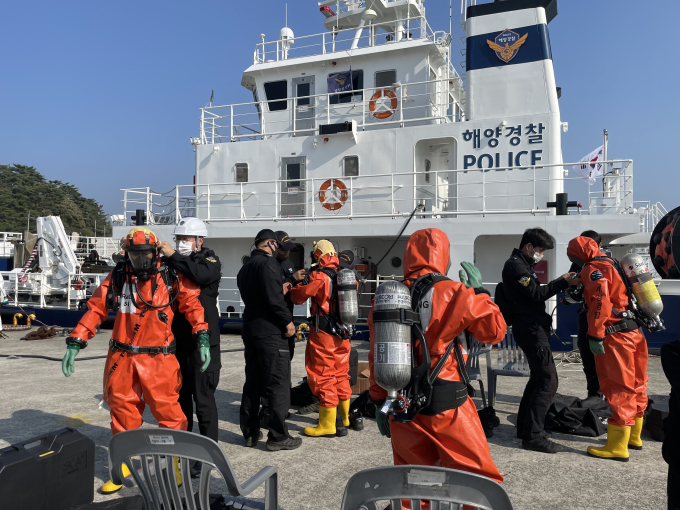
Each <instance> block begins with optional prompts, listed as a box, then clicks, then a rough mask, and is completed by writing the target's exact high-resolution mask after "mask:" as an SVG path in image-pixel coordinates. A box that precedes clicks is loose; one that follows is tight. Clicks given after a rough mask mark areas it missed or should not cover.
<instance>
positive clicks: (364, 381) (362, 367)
mask: <svg viewBox="0 0 680 510" xmlns="http://www.w3.org/2000/svg"><path fill="white" fill-rule="evenodd" d="M357 372H358V376H357V383H356V384H355V385H354V386H352V395H360V394H361V393H363V392H364V391H367V390H368V389H369V387H370V382H369V379H368V376H369V375H370V371H369V369H368V361H360V362H359V366H358V369H357Z"/></svg>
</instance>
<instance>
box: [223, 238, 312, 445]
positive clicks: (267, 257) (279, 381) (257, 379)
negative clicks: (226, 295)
mask: <svg viewBox="0 0 680 510" xmlns="http://www.w3.org/2000/svg"><path fill="white" fill-rule="evenodd" d="M254 244H255V249H254V250H253V251H252V252H251V253H250V259H249V260H248V262H246V263H245V264H244V265H243V267H242V268H241V270H240V271H239V273H238V276H237V278H236V282H237V285H238V289H239V291H240V293H241V299H242V300H243V303H244V304H245V310H244V311H243V344H244V345H245V352H244V355H245V361H246V382H245V384H244V385H243V395H242V397H241V410H240V423H241V432H242V433H243V436H244V437H245V440H246V446H247V447H254V446H257V442H258V440H259V439H261V438H262V433H261V432H260V426H263V427H264V426H266V427H267V428H268V429H269V435H268V439H267V448H268V449H269V450H272V451H277V450H293V449H295V448H298V447H299V446H300V445H301V444H302V439H300V438H299V437H295V438H294V437H291V436H290V434H289V433H288V427H287V425H286V417H287V415H288V410H289V408H290V348H289V346H288V337H291V336H293V335H294V334H295V325H294V324H293V315H292V313H291V312H290V310H289V309H288V305H286V301H285V299H284V283H283V275H282V271H281V267H280V266H279V264H278V262H277V261H276V258H275V257H274V255H275V254H276V251H277V250H278V247H279V242H278V239H277V237H276V234H275V233H274V231H272V230H269V229H265V230H261V231H260V232H259V233H258V234H257V237H256V238H255V243H254ZM288 285H289V284H288ZM288 288H289V286H286V291H287V289H288ZM260 398H265V399H266V402H267V404H266V406H265V408H264V409H263V412H262V416H260ZM261 423H262V425H261Z"/></svg>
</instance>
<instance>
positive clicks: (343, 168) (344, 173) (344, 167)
mask: <svg viewBox="0 0 680 510" xmlns="http://www.w3.org/2000/svg"><path fill="white" fill-rule="evenodd" d="M347 158H356V160H357V174H356V175H347V173H346V171H345V169H346V164H345V162H346V160H347ZM359 172H360V170H359V156H358V155H356V154H353V155H351V156H343V158H342V176H343V177H359V175H360V174H359Z"/></svg>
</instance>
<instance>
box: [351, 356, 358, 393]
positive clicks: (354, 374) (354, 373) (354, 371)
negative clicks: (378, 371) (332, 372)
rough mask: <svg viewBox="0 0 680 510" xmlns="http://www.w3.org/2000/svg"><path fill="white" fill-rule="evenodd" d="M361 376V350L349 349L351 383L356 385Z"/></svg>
mask: <svg viewBox="0 0 680 510" xmlns="http://www.w3.org/2000/svg"><path fill="white" fill-rule="evenodd" d="M358 378H359V351H357V350H356V349H352V350H350V351H349V385H350V386H354V385H355V384H356V383H357V379H358Z"/></svg>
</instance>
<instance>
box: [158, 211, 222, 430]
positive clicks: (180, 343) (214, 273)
mask: <svg viewBox="0 0 680 510" xmlns="http://www.w3.org/2000/svg"><path fill="white" fill-rule="evenodd" d="M207 235H208V230H207V228H206V226H205V223H203V222H202V221H201V220H200V219H198V218H184V219H182V220H181V221H180V222H179V223H177V225H176V226H175V231H174V236H175V243H176V244H175V249H173V247H172V245H171V244H170V243H167V242H163V243H161V254H162V255H163V256H165V263H166V264H167V265H168V266H170V267H172V268H173V269H175V270H176V271H177V272H178V273H182V274H183V275H184V276H186V277H187V278H189V279H190V280H191V281H192V282H194V283H196V284H197V285H199V286H200V287H201V295H200V296H199V300H200V302H201V305H203V313H204V316H205V322H207V323H208V326H209V327H210V364H209V365H208V368H206V370H205V372H201V365H202V363H201V357H200V352H199V351H198V350H197V349H196V346H195V345H194V342H193V340H192V334H191V324H189V321H188V320H187V319H186V317H185V316H184V314H183V313H180V312H179V311H176V312H175V318H174V320H173V321H172V334H173V335H174V337H175V338H176V339H177V353H176V356H177V361H178V362H179V367H180V370H181V372H182V387H181V389H180V390H179V404H180V406H181V407H182V411H184V414H185V415H186V417H187V421H188V425H187V430H188V431H189V432H191V431H192V429H193V424H194V402H195V403H196V417H197V418H198V430H199V431H200V433H201V435H202V436H206V437H209V438H210V439H212V440H213V441H217V431H218V416H217V404H216V403H215V390H216V389H217V385H218V383H219V380H220V369H221V368H222V363H221V360H220V324H219V318H220V316H219V310H218V309H217V296H218V292H219V287H220V280H221V278H222V273H221V270H222V265H221V263H220V260H219V259H218V258H217V255H215V252H213V251H212V250H210V249H209V248H206V247H205V246H203V240H204V238H205V237H206V236H207Z"/></svg>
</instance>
